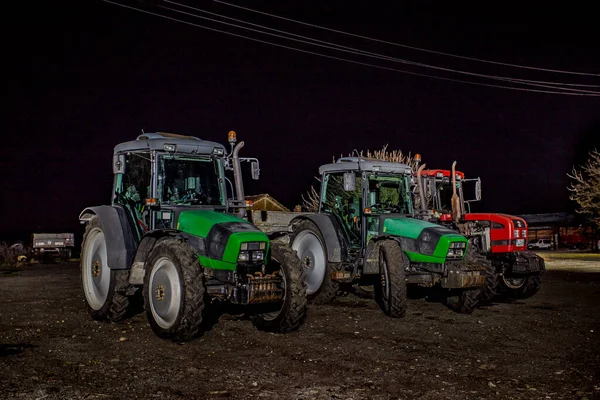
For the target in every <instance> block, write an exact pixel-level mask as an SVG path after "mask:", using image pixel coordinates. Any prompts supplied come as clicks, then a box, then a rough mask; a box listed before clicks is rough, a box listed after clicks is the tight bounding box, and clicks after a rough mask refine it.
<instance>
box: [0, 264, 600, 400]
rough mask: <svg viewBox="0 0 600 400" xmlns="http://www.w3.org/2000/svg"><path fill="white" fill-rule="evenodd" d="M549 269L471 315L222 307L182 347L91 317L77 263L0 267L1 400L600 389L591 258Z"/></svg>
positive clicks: (498, 395)
mask: <svg viewBox="0 0 600 400" xmlns="http://www.w3.org/2000/svg"><path fill="white" fill-rule="evenodd" d="M547 267H548V268H549V271H548V273H547V275H546V277H545V281H544V283H543V286H542V289H541V291H540V292H539V293H538V294H537V295H536V296H535V297H533V298H531V299H528V300H523V301H517V302H505V301H498V302H495V303H493V304H492V305H490V306H488V307H485V308H481V309H478V310H476V311H475V312H474V313H473V314H472V315H461V314H457V313H455V312H452V311H450V310H448V309H447V308H446V307H444V306H443V305H441V304H439V303H435V302H429V301H427V300H426V299H417V300H410V302H409V311H408V312H407V316H406V318H404V319H398V320H396V319H390V318H387V317H386V316H384V315H383V314H382V313H381V312H380V311H379V309H378V308H377V306H376V304H375V302H374V301H372V300H369V299H363V298H358V297H356V296H353V295H348V296H346V297H341V298H338V299H337V300H336V301H334V302H333V303H331V304H329V305H325V306H311V307H310V309H309V317H308V319H307V321H306V323H305V325H304V326H302V327H301V328H300V330H299V331H297V332H294V333H291V334H287V335H275V334H269V333H264V332H259V331H257V330H255V329H254V327H253V326H252V324H251V323H250V321H248V320H245V319H244V318H243V317H241V316H231V315H225V316H223V317H222V318H221V319H220V321H219V323H218V324H217V325H216V326H215V327H214V328H213V329H212V330H210V331H209V332H208V333H206V334H205V335H204V336H202V337H200V338H198V339H196V340H194V341H192V342H188V343H185V344H177V343H171V342H168V341H164V340H161V339H159V338H157V337H156V336H155V335H154V334H153V333H152V331H151V329H150V327H149V325H148V324H147V322H146V317H145V315H144V314H141V315H138V316H136V317H134V318H133V319H131V320H129V321H127V322H125V323H121V324H106V323H98V322H95V321H92V320H91V318H90V317H89V315H88V313H87V311H86V308H85V303H84V300H83V294H82V292H81V289H80V283H79V270H78V264H76V263H64V264H47V265H31V266H28V267H26V268H25V269H23V270H21V271H19V272H16V273H15V272H12V271H0V293H2V301H1V303H0V398H3V399H13V398H15V399H16V398H19V399H124V398H128V399H153V398H156V399H183V398H186V399H190V398H208V399H220V398H236V399H248V398H267V399H269V398H281V399H392V398H400V399H436V400H437V399H595V398H596V399H600V372H599V368H600V263H599V262H589V261H580V260H575V261H572V260H566V261H565V260H561V261H553V262H549V263H548V264H547Z"/></svg>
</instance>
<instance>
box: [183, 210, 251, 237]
mask: <svg viewBox="0 0 600 400" xmlns="http://www.w3.org/2000/svg"><path fill="white" fill-rule="evenodd" d="M225 222H245V223H247V224H249V222H248V221H246V220H245V219H242V218H239V217H236V216H235V215H231V214H225V213H222V212H216V211H212V210H189V211H182V212H181V214H179V219H178V220H177V229H178V230H180V231H183V232H186V233H190V234H192V235H196V236H200V237H201V238H205V237H206V236H207V235H208V232H209V231H210V229H211V228H212V227H213V225H215V224H222V223H225Z"/></svg>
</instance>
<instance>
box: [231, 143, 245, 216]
mask: <svg viewBox="0 0 600 400" xmlns="http://www.w3.org/2000/svg"><path fill="white" fill-rule="evenodd" d="M242 147H244V142H243V141H242V142H239V143H238V144H237V145H236V146H235V147H234V148H233V155H232V159H233V180H234V181H235V192H236V198H237V200H238V201H239V202H240V203H241V206H240V209H239V211H238V216H239V217H240V218H244V217H245V216H246V196H245V195H244V181H243V180H242V166H241V165H240V158H239V157H238V153H239V151H240V149H241V148H242Z"/></svg>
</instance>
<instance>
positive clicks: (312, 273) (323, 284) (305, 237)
mask: <svg viewBox="0 0 600 400" xmlns="http://www.w3.org/2000/svg"><path fill="white" fill-rule="evenodd" d="M290 243H291V244H292V249H293V250H295V251H296V252H297V253H298V258H299V259H300V261H301V262H302V265H303V267H304V270H305V274H306V285H307V286H306V295H307V298H308V300H309V301H310V302H311V303H313V304H326V303H329V302H331V301H332V300H333V299H335V297H336V295H337V293H338V291H339V290H340V285H339V283H337V282H335V281H333V280H332V279H331V275H332V274H333V273H334V272H335V271H338V270H339V269H340V265H339V264H337V263H331V262H329V261H327V247H326V246H325V240H324V239H323V235H322V234H321V231H320V230H319V228H318V227H317V226H316V225H315V224H314V223H313V222H311V221H302V222H300V223H298V225H296V226H295V227H294V233H293V234H292V237H291V239H290Z"/></svg>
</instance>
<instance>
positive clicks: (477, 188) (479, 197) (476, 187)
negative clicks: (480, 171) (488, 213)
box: [475, 178, 481, 201]
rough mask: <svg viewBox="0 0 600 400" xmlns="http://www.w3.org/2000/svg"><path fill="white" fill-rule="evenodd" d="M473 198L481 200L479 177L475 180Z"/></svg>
mask: <svg viewBox="0 0 600 400" xmlns="http://www.w3.org/2000/svg"><path fill="white" fill-rule="evenodd" d="M475 200H477V201H479V200H481V179H480V178H477V180H476V181H475Z"/></svg>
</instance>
